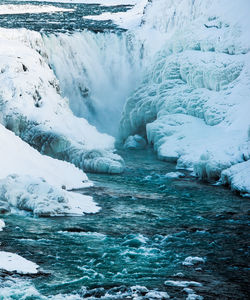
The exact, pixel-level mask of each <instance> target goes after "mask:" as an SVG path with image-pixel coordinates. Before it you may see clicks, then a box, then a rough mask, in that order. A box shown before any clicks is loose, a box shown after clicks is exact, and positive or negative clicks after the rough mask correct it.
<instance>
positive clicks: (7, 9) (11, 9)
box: [0, 4, 74, 15]
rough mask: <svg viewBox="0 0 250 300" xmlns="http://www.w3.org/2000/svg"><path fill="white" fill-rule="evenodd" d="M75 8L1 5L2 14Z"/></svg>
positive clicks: (53, 11)
mask: <svg viewBox="0 0 250 300" xmlns="http://www.w3.org/2000/svg"><path fill="white" fill-rule="evenodd" d="M73 11H74V9H68V8H63V7H58V6H52V5H42V6H40V5H28V4H27V5H15V4H7V5H0V15H15V14H44V13H56V12H73Z"/></svg>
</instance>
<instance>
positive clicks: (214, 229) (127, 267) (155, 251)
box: [0, 149, 249, 299]
mask: <svg viewBox="0 0 250 300" xmlns="http://www.w3.org/2000/svg"><path fill="white" fill-rule="evenodd" d="M121 154H122V156H123V157H124V159H125V161H126V165H127V167H126V170H125V172H124V173H123V174H121V175H112V176H111V175H103V174H102V175H100V174H89V178H90V179H91V180H93V181H94V182H95V186H94V187H92V188H89V189H87V190H84V193H87V194H89V195H93V197H94V199H95V201H96V202H97V203H98V204H99V205H100V206H101V207H102V210H101V211H100V212H99V213H98V214H93V215H85V216H83V217H58V218H35V217H31V216H27V215H8V216H5V218H4V220H5V222H6V224H7V227H6V228H5V230H4V231H3V232H1V233H0V237H1V249H2V250H6V251H11V252H15V253H18V254H20V255H22V256H24V257H25V258H27V259H30V260H32V261H34V262H36V263H37V264H39V265H40V267H41V270H42V271H43V272H44V274H40V275H38V276H35V277H33V278H30V277H27V276H22V277H20V276H17V275H13V276H9V275H8V276H6V274H4V273H1V276H0V278H1V279H0V282H1V283H0V295H2V298H1V297H0V299H47V298H48V297H52V295H57V296H55V299H82V298H84V299H85V298H89V299H156V298H150V297H149V296H147V295H149V294H147V290H146V289H148V290H149V291H160V292H167V293H168V295H169V296H170V297H171V299H186V297H187V293H186V292H185V291H184V288H183V287H172V286H169V285H167V284H165V281H167V280H179V281H183V280H185V281H196V282H198V283H200V284H202V285H201V286H198V287H191V288H192V289H193V290H194V291H195V293H196V294H197V295H200V296H203V298H204V299H247V297H248V291H247V280H248V276H249V268H248V267H247V261H248V245H247V240H248V233H249V232H248V227H249V199H244V198H240V197H238V196H236V195H234V194H233V193H232V192H231V191H229V190H228V189H226V188H224V187H220V186H214V185H212V184H209V183H202V182H199V181H197V180H196V179H194V178H193V177H191V176H190V174H189V173H187V172H185V171H184V173H185V177H183V178H180V179H168V178H166V177H165V174H166V173H168V172H171V171H175V166H174V165H173V164H169V163H163V162H160V161H158V160H157V159H156V157H155V154H154V153H153V152H152V151H151V150H150V149H149V150H146V151H128V152H123V153H121ZM78 192H81V191H78ZM189 256H193V257H196V256H197V257H200V258H202V259H203V260H204V262H200V263H197V264H194V265H191V266H186V265H183V261H184V260H185V258H187V257H189ZM134 286H137V287H134ZM60 294H61V296H60ZM3 295H5V298H4V297H3ZM6 295H8V297H9V298H7V296H6ZM158 296H159V295H158ZM22 297H23V298H22ZM60 297H61V298H60ZM164 297H165V298H164ZM158 299H166V296H164V294H161V298H158ZM193 299H194V298H193ZM195 299H199V298H195Z"/></svg>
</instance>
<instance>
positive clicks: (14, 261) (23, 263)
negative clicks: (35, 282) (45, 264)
mask: <svg viewBox="0 0 250 300" xmlns="http://www.w3.org/2000/svg"><path fill="white" fill-rule="evenodd" d="M38 268H39V266H38V265H37V264H35V263H33V262H31V261H29V260H27V259H25V258H23V257H22V256H20V255H18V254H15V253H11V252H6V251H0V269H3V270H5V271H8V272H17V273H19V274H36V273H37V272H38V271H37V269H38Z"/></svg>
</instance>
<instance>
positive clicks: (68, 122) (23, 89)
mask: <svg viewBox="0 0 250 300" xmlns="http://www.w3.org/2000/svg"><path fill="white" fill-rule="evenodd" d="M0 43H1V45H4V47H3V46H1V48H0V70H1V75H0V86H1V90H0V122H1V123H2V124H4V126H5V127H6V128H8V129H10V130H12V131H14V132H15V133H16V134H17V135H19V136H20V137H21V138H22V139H23V140H24V141H26V142H28V143H29V144H30V145H31V146H33V147H35V148H36V149H38V150H39V151H40V152H41V153H43V154H47V155H49V156H52V157H55V158H58V159H62V160H66V161H69V162H72V163H73V164H75V165H76V166H77V167H79V168H81V169H84V170H88V171H96V172H107V173H120V172H122V171H123V160H122V159H121V158H120V157H119V156H118V155H116V154H113V147H114V138H112V137H111V136H108V135H107V134H100V133H99V132H98V131H97V130H96V128H95V127H93V126H91V125H90V124H89V123H88V122H87V121H86V120H85V119H83V118H77V117H75V116H74V115H73V113H72V111H71V110H70V109H69V105H68V100H67V99H66V98H62V97H61V95H60V88H59V85H58V81H57V79H56V77H55V75H54V73H53V71H52V70H51V69H50V68H49V65H48V63H47V61H46V53H41V48H42V43H43V41H42V38H41V35H40V34H39V33H36V32H31V31H28V30H24V29H23V30H7V29H0ZM17 49H18V50H17ZM38 52H40V53H41V54H39V53H38Z"/></svg>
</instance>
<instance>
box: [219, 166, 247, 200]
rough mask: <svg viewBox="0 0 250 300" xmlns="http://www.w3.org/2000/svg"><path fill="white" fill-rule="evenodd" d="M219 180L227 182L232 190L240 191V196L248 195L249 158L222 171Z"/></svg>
mask: <svg viewBox="0 0 250 300" xmlns="http://www.w3.org/2000/svg"><path fill="white" fill-rule="evenodd" d="M221 182H222V183H223V184H229V185H230V186H231V189H232V190H235V191H241V192H242V196H246V197H250V160H248V161H245V162H241V163H238V164H235V165H233V166H232V167H230V168H228V169H226V170H224V171H222V173H221Z"/></svg>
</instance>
